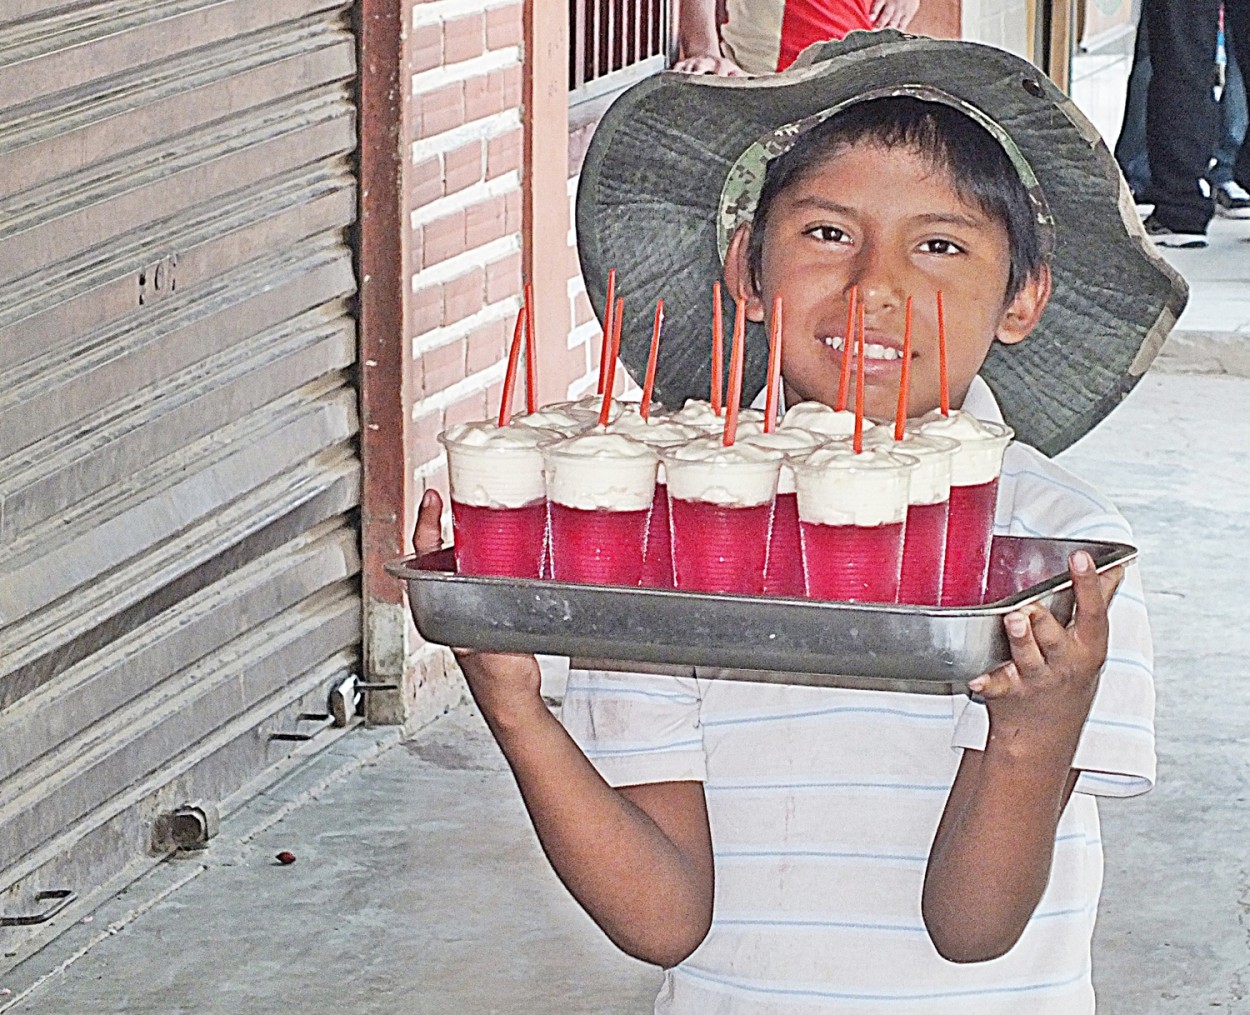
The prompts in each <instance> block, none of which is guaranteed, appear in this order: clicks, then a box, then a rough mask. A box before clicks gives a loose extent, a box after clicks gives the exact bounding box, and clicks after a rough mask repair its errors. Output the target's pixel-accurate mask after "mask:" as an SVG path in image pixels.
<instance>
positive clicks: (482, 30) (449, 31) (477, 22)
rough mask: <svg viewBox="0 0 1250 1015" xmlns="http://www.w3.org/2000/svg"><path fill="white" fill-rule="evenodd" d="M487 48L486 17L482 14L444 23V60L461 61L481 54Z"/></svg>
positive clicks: (449, 61)
mask: <svg viewBox="0 0 1250 1015" xmlns="http://www.w3.org/2000/svg"><path fill="white" fill-rule="evenodd" d="M485 49H486V19H485V18H484V17H483V16H482V15H481V14H480V13H478V14H470V15H468V16H467V17H463V18H456V19H455V20H453V21H447V22H444V24H443V60H444V61H445V62H446V63H460V61H462V60H472V59H473V58H474V57H475V56H481V55H482V53H483V51H484V50H485Z"/></svg>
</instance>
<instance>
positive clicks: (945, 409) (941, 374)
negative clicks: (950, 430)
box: [937, 289, 951, 416]
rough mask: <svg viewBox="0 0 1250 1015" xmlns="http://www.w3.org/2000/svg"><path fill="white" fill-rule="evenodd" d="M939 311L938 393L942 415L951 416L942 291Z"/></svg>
mask: <svg viewBox="0 0 1250 1015" xmlns="http://www.w3.org/2000/svg"><path fill="white" fill-rule="evenodd" d="M937 311H938V378H939V380H938V384H939V387H938V392H939V398H940V399H941V401H940V403H939V404H940V405H941V407H942V415H943V416H949V415H950V414H951V393H950V387H949V385H948V383H947V380H946V313H945V311H944V310H943V309H942V290H941V289H939V290H938V294H937Z"/></svg>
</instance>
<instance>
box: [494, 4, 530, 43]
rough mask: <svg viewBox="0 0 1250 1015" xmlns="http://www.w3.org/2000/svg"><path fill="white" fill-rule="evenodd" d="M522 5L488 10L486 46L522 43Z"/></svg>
mask: <svg viewBox="0 0 1250 1015" xmlns="http://www.w3.org/2000/svg"><path fill="white" fill-rule="evenodd" d="M521 29H522V24H521V6H520V5H519V4H518V5H516V6H515V7H496V8H495V9H494V10H490V11H487V12H486V48H487V49H505V48H506V47H508V46H519V45H521Z"/></svg>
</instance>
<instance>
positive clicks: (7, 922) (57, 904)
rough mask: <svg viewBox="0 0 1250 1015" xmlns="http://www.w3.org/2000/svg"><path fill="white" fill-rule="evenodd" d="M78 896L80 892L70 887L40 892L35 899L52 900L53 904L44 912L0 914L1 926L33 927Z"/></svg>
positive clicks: (46, 919)
mask: <svg viewBox="0 0 1250 1015" xmlns="http://www.w3.org/2000/svg"><path fill="white" fill-rule="evenodd" d="M77 898H78V893H77V892H75V891H71V890H70V889H68V888H53V889H49V890H47V891H43V892H39V893H38V894H37V895H36V896H35V901H36V902H51V903H52V905H51V906H49V907H48V908H47V909H45V910H44V911H43V912H42V913H28V914H26V915H24V916H0V927H33V926H35V924H39V923H47V922H48V921H49V920H51V919H52V918H53V917H54V916H56V914H57V913H59V912H60V911H61V910H62V909H64V908H65V907H66V906H68V905H69V904H70V903H71V902H73V901H74V900H75V899H77Z"/></svg>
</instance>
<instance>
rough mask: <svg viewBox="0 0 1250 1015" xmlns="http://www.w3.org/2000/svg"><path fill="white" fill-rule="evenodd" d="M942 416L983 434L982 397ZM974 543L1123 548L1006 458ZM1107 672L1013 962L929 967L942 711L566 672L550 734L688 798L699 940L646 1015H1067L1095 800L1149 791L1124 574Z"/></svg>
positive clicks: (1142, 688)
mask: <svg viewBox="0 0 1250 1015" xmlns="http://www.w3.org/2000/svg"><path fill="white" fill-rule="evenodd" d="M964 407H965V408H966V409H968V410H969V411H971V412H973V413H974V414H976V415H978V416H980V417H982V418H985V419H994V420H1000V419H1001V416H1000V414H999V412H998V407H997V405H995V404H994V401H993V397H992V395H990V393H989V389H988V387H986V386H985V385H984V383H982V382H980V381H979V380H978V382H977V383H976V384H975V385H974V389H973V390H972V391H970V392H969V396H968V398H967V399H966V400H965V405H964ZM996 531H997V532H999V533H1006V534H1012V535H1032V536H1037V535H1046V536H1050V537H1055V538H1062V537H1071V538H1090V539H1108V540H1117V541H1125V542H1130V541H1131V534H1130V532H1129V529H1128V526H1127V524H1126V523H1125V521H1124V520H1123V518H1121V516H1120V515H1119V514H1118V513H1117V512H1116V510H1115V509H1114V508H1113V507H1112V506H1111V505H1110V504H1109V503H1108V502H1107V501H1106V500H1105V499H1104V498H1103V497H1101V496H1100V495H1099V494H1097V493H1096V492H1094V491H1093V490H1092V489H1091V488H1090V487H1088V486H1087V485H1086V484H1085V483H1083V482H1081V481H1080V480H1078V479H1076V478H1075V477H1073V476H1071V475H1069V474H1068V473H1067V472H1066V471H1065V470H1063V469H1062V468H1060V467H1059V466H1057V465H1055V464H1054V463H1053V462H1051V461H1050V460H1049V459H1047V458H1046V457H1044V456H1043V455H1041V454H1040V453H1039V452H1037V451H1035V450H1033V449H1032V448H1029V447H1026V446H1024V445H1019V444H1014V445H1012V446H1011V447H1010V449H1009V450H1008V452H1007V457H1006V460H1005V463H1004V469H1003V475H1002V481H1001V485H1000V488H999V495H998V516H997V523H996ZM1110 617H1111V640H1110V648H1109V650H1108V656H1107V665H1106V668H1105V670H1104V672H1103V675H1102V679H1101V681H1100V684H1099V689H1098V693H1097V696H1096V698H1095V701H1094V706H1093V709H1092V711H1091V714H1090V717H1089V720H1088V721H1087V723H1086V727H1085V730H1084V732H1083V734H1082V737H1081V742H1080V746H1079V748H1078V750H1077V754H1076V759H1075V762H1074V765H1075V767H1076V768H1078V769H1080V770H1081V771H1082V774H1081V776H1080V778H1079V780H1078V782H1077V787H1076V792H1075V793H1074V794H1073V796H1072V799H1071V802H1070V803H1069V805H1068V807H1067V809H1066V810H1065V812H1064V814H1063V817H1062V820H1061V821H1060V823H1059V828H1058V833H1057V835H1056V840H1055V851H1054V864H1053V869H1052V871H1051V877H1050V883H1049V885H1048V887H1047V889H1046V892H1045V894H1044V895H1043V897H1042V900H1041V902H1040V904H1039V905H1038V907H1037V911H1036V912H1035V913H1034V915H1033V918H1032V919H1031V921H1030V922H1029V925H1028V927H1027V929H1026V930H1025V932H1024V934H1023V936H1022V937H1021V939H1020V941H1019V942H1018V943H1017V945H1016V946H1015V947H1014V948H1013V949H1012V950H1011V951H1010V952H1009V953H1008V954H1007V955H1005V956H1003V957H1002V958H999V959H995V960H993V961H990V962H982V963H976V964H968V965H960V964H955V963H951V962H947V961H945V960H944V959H942V958H941V956H939V955H938V954H937V952H936V950H935V949H934V947H933V945H932V943H931V942H930V940H929V937H928V934H927V932H926V930H925V927H924V923H923V920H922V918H921V914H920V897H921V887H922V884H923V879H924V871H925V864H926V862H927V859H928V854H929V848H930V845H931V844H932V841H933V835H934V832H935V830H936V828H937V824H938V819H939V817H940V816H941V813H942V808H943V806H944V804H945V802H946V797H947V794H948V793H949V791H950V787H951V784H952V782H953V780H954V777H955V772H956V769H957V768H958V766H959V758H960V753H961V750H960V749H961V748H965V747H970V748H974V749H981V748H983V747H984V744H985V738H986V733H987V730H988V718H987V713H986V710H985V708H984V706H981V705H977V704H974V703H972V702H971V701H970V700H969V698H968V697H967V696H966V695H965V694H963V693H955V694H932V693H929V694H926V693H903V692H895V691H882V690H852V689H843V688H812V687H800V686H786V685H775V684H752V683H742V682H738V681H730V680H708V679H701V678H699V677H698V676H696V675H694V674H693V672H692V673H691V675H688V676H682V677H674V676H656V675H650V676H648V675H644V674H623V673H607V672H594V671H578V670H574V671H573V672H572V673H571V674H570V678H569V684H568V689H567V692H566V695H565V699H564V711H563V720H564V723H565V725H566V726H567V728H568V729H569V730H570V732H571V733H572V735H573V736H574V738H575V739H576V740H577V742H578V743H579V744H580V745H581V746H582V748H583V750H585V752H586V754H587V756H588V757H589V758H590V759H591V761H592V762H593V763H594V764H595V765H596V767H597V768H598V769H599V771H600V772H602V774H603V776H604V778H606V779H607V780H608V782H609V783H611V784H612V785H615V786H623V785H630V784H636V783H646V782H661V781H669V780H697V781H700V782H702V783H703V784H704V792H705V795H706V798H707V805H708V815H709V820H710V822H711V830H712V843H713V850H714V854H715V869H716V891H715V902H714V910H713V919H712V927H711V930H710V932H709V933H708V936H707V938H706V940H705V941H704V942H703V943H702V944H701V945H700V946H699V948H698V949H696V951H695V952H694V954H692V955H691V956H690V957H689V958H688V959H687V960H686V961H685V962H683V963H681V964H680V965H678V966H677V967H676V968H674V969H671V970H668V971H667V972H666V973H665V978H664V984H663V989H662V991H661V993H660V996H659V998H658V999H657V1001H656V1006H655V1011H656V1012H657V1013H664V1015H765V1013H767V1015H783V1013H784V1015H788V1013H795V1015H798V1013H813V1012H829V1013H849V1012H855V1013H861V1015H871V1013H874V1012H889V1013H890V1015H921V1013H923V1015H969V1013H975V1015H1009V1013H1010V1015H1018V1013H1020V1012H1029V1013H1030V1015H1084V1013H1089V1012H1092V1011H1093V1010H1094V993H1093V987H1092V984H1091V979H1090V940H1091V936H1092V934H1093V928H1094V917H1095V910H1096V907H1097V904H1098V895H1099V891H1100V889H1101V885H1102V847H1101V841H1100V838H1099V827H1098V812H1097V808H1096V806H1095V799H1094V798H1095V797H1096V796H1132V795H1135V794H1138V793H1143V792H1145V791H1146V790H1147V789H1149V788H1150V786H1151V784H1152V783H1153V781H1154V775H1155V754H1154V727H1153V713H1154V688H1153V682H1152V665H1153V658H1152V651H1151V643H1150V632H1149V627H1148V623H1147V618H1146V610H1145V600H1144V597H1143V594H1142V587H1141V581H1140V578H1139V576H1138V573H1137V569H1136V568H1135V567H1133V568H1130V569H1129V570H1128V573H1127V575H1126V578H1125V581H1124V583H1123V584H1122V585H1121V588H1120V590H1119V592H1118V593H1117V594H1116V597H1115V600H1114V602H1113V603H1112V606H1111V612H1110Z"/></svg>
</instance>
